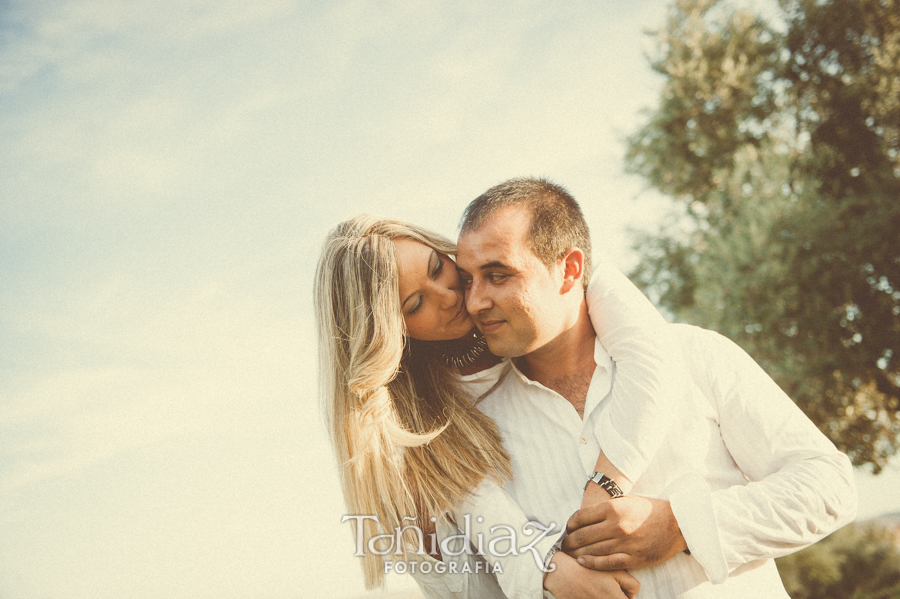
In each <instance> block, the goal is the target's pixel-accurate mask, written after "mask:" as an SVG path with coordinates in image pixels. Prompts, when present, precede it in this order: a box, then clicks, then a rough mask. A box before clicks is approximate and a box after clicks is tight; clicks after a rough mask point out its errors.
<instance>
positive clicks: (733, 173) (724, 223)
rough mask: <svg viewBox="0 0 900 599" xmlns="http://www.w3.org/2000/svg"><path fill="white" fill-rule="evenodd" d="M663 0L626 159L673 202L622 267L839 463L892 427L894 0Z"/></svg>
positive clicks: (899, 317)
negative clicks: (762, 385) (743, 362)
mask: <svg viewBox="0 0 900 599" xmlns="http://www.w3.org/2000/svg"><path fill="white" fill-rule="evenodd" d="M780 5H781V9H782V11H783V22H781V23H777V24H775V25H770V24H769V23H767V22H766V21H764V20H763V19H762V18H761V17H760V16H759V15H757V14H755V13H753V12H751V11H749V10H739V9H732V8H729V7H728V6H726V5H725V4H724V3H722V2H719V1H717V0H677V1H676V2H675V3H674V5H673V6H672V7H671V9H670V11H669V15H668V22H667V26H666V28H665V29H663V30H661V31H660V32H658V33H657V34H656V36H657V40H658V43H659V47H658V53H657V56H656V57H655V58H654V59H653V60H652V63H651V64H652V67H653V68H654V69H655V70H656V71H657V72H659V73H661V74H662V75H663V76H664V77H665V83H664V87H663V91H662V96H661V98H660V104H659V106H658V107H657V108H656V109H655V110H654V111H653V112H652V113H651V114H650V115H649V119H648V121H647V123H646V124H645V125H644V126H643V127H642V128H641V129H640V130H639V131H638V132H637V133H636V134H635V135H634V136H633V137H631V138H630V139H629V141H628V152H627V156H626V160H627V164H628V168H629V170H630V171H631V172H634V173H638V174H640V175H642V176H643V177H644V178H645V179H646V180H647V182H648V184H649V185H650V186H651V187H652V188H655V189H657V190H658V191H660V192H662V193H663V194H666V195H669V196H671V197H672V198H673V199H674V201H675V205H676V206H680V207H681V209H680V210H679V211H678V212H679V213H680V215H679V217H678V218H677V219H676V220H674V221H673V222H670V223H668V224H667V225H665V226H664V227H663V228H661V230H660V231H658V232H656V233H653V234H644V235H642V236H640V237H639V238H638V239H637V242H636V245H635V248H636V249H637V251H638V253H639V255H640V256H641V258H642V260H641V264H640V266H639V267H638V268H637V269H636V270H635V272H633V273H632V275H633V277H634V278H635V279H636V280H637V282H638V283H639V284H641V285H642V286H643V287H645V288H646V289H647V290H648V291H649V292H650V293H651V295H654V296H655V297H657V298H658V299H659V301H660V303H661V304H662V305H663V306H664V307H666V308H667V309H669V310H670V311H671V312H672V313H674V314H675V315H676V316H677V317H678V318H679V319H682V320H684V321H686V322H691V323H693V324H698V325H700V326H705V327H708V328H712V329H715V330H718V331H720V332H721V333H723V334H725V335H727V336H729V337H730V338H732V339H733V340H735V341H736V342H737V343H738V344H740V345H741V346H742V347H744V348H745V349H746V350H747V351H748V352H749V353H750V354H751V355H753V356H754V358H756V359H757V361H759V362H760V363H761V364H762V365H763V367H764V368H765V369H766V370H767V371H768V372H769V373H770V374H772V376H773V378H775V380H776V381H777V382H778V383H779V384H780V385H781V386H782V387H783V388H784V389H785V390H786V391H787V393H788V394H789V395H790V396H791V397H792V398H794V400H795V401H796V402H797V403H798V405H799V406H800V407H801V408H802V409H803V410H804V411H805V412H806V413H807V414H808V415H809V416H810V418H812V420H813V421H814V422H816V424H817V425H818V426H819V427H820V428H821V429H822V430H823V432H825V434H826V435H828V436H829V438H831V439H832V440H833V441H834V442H835V444H836V445H837V446H838V447H839V448H841V449H842V450H843V451H845V452H847V453H848V454H849V455H850V456H851V458H852V459H853V461H854V463H856V464H870V465H872V467H873V469H874V470H875V471H876V472H877V471H879V470H880V469H881V468H882V467H883V466H884V464H885V463H886V461H887V459H888V457H889V456H890V455H892V454H893V453H895V452H896V450H897V447H898V440H897V439H898V433H900V418H898V408H900V0H781V2H780Z"/></svg>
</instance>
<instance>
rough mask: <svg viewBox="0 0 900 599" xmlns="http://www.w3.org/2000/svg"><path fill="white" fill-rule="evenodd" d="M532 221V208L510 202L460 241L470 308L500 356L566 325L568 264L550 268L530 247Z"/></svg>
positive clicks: (535, 345) (540, 342)
mask: <svg viewBox="0 0 900 599" xmlns="http://www.w3.org/2000/svg"><path fill="white" fill-rule="evenodd" d="M530 226H531V214H530V213H529V211H528V210H527V209H525V208H522V207H518V206H511V207H508V208H503V209H500V210H498V211H497V212H495V213H494V214H493V215H491V217H490V218H489V219H488V220H487V222H486V223H485V224H484V225H483V226H482V227H481V228H480V229H477V230H475V231H468V232H466V233H465V234H463V235H462V236H461V237H460V238H459V243H458V244H457V246H458V247H457V252H458V254H457V266H458V267H459V268H460V271H461V274H462V277H463V280H464V281H465V283H466V287H467V289H466V308H467V309H468V311H469V314H470V315H471V316H472V319H473V320H474V321H475V325H476V326H477V327H478V328H479V330H481V332H482V333H483V334H484V337H485V339H487V343H488V348H490V350H491V352H492V353H494V354H495V355H498V356H504V357H512V358H514V357H518V356H523V355H525V354H528V353H531V352H532V351H534V350H536V349H539V348H541V347H543V346H544V345H545V344H546V343H548V342H549V341H551V340H552V339H554V338H555V337H556V336H557V335H559V334H560V333H561V332H562V330H563V321H564V315H563V313H564V306H563V302H562V301H561V297H560V290H561V287H562V285H563V268H562V266H557V267H555V268H554V269H553V272H549V271H548V270H547V267H546V266H544V264H543V263H542V262H541V261H540V260H539V259H538V257H537V256H535V255H534V253H533V252H532V251H531V250H530V249H529V248H528V247H527V245H526V241H525V240H526V235H527V233H528V229H529V228H530Z"/></svg>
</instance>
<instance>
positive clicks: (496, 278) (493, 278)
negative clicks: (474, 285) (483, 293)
mask: <svg viewBox="0 0 900 599" xmlns="http://www.w3.org/2000/svg"><path fill="white" fill-rule="evenodd" d="M486 278H487V280H488V281H490V282H491V283H494V284H497V283H501V282H503V279H505V278H506V275H502V274H499V273H491V274H489V275H488V276H487V277H486Z"/></svg>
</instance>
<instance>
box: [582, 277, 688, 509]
mask: <svg viewBox="0 0 900 599" xmlns="http://www.w3.org/2000/svg"><path fill="white" fill-rule="evenodd" d="M586 301H587V306H588V312H589V314H590V317H591V323H592V324H593V325H594V331H595V332H596V333H597V338H598V339H599V340H600V343H601V344H603V347H604V348H605V349H606V351H607V352H608V353H609V355H610V357H611V358H612V359H613V361H614V362H615V364H616V372H615V378H614V383H613V386H612V390H611V392H610V397H609V400H608V401H609V405H608V406H607V408H606V409H605V410H604V412H603V414H602V415H601V417H600V419H599V420H598V422H597V431H596V433H597V438H598V439H600V442H601V443H602V451H601V453H600V455H599V457H598V459H597V464H596V466H595V471H597V472H602V473H603V474H605V475H606V476H608V477H609V478H611V479H613V481H615V482H616V483H617V484H618V486H619V487H620V489H621V490H622V492H623V493H626V494H627V493H628V492H629V491H630V490H631V488H632V486H633V485H634V483H635V481H637V479H638V477H640V475H641V474H643V472H644V470H645V469H646V467H647V464H648V463H649V461H650V458H652V457H653V455H654V454H655V453H656V451H657V449H659V446H660V443H661V442H662V440H663V439H664V438H665V436H666V434H667V433H668V430H669V427H670V426H671V422H672V419H671V417H670V414H671V410H672V406H673V404H672V401H671V400H670V398H671V395H670V391H669V388H668V387H670V386H671V385H674V381H675V380H676V379H677V377H674V376H672V370H671V369H672V368H674V360H671V359H669V358H668V357H667V354H668V350H667V347H668V346H669V342H668V340H667V339H668V335H669V332H668V327H667V324H666V321H665V319H664V318H663V317H662V315H661V314H660V313H659V311H657V309H656V308H655V307H653V304H651V303H650V301H649V300H648V299H647V298H646V297H645V296H644V294H643V293H641V291H640V290H639V289H638V288H637V287H636V286H635V285H634V284H633V283H632V282H631V281H630V280H628V278H627V277H626V276H625V275H623V274H622V273H621V272H619V270H618V269H616V268H615V267H614V266H612V265H610V264H608V263H601V264H598V265H597V266H596V267H595V268H594V272H593V275H592V276H591V282H590V284H589V286H588V289H587V297H586ZM609 498H610V495H609V493H607V491H605V490H604V489H603V488H601V487H600V486H599V485H597V484H594V483H591V484H589V485H587V489H586V491H585V495H584V498H583V501H582V506H586V505H590V504H592V503H596V502H597V501H605V500H608V499H609Z"/></svg>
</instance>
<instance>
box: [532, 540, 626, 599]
mask: <svg viewBox="0 0 900 599" xmlns="http://www.w3.org/2000/svg"><path fill="white" fill-rule="evenodd" d="M550 563H551V564H552V565H555V566H556V569H555V570H553V572H550V573H549V574H547V575H546V576H545V577H544V588H545V589H547V590H548V591H550V592H551V593H553V596H554V597H556V599H626V598H627V599H633V597H634V596H635V594H636V593H637V592H638V590H639V589H640V588H641V585H640V583H639V582H638V581H637V580H635V578H634V577H633V576H632V575H631V574H629V573H628V572H625V571H624V570H618V571H615V572H595V571H593V570H588V569H587V568H582V567H581V566H579V565H578V564H577V563H575V560H574V559H572V558H571V557H569V556H568V555H566V554H565V553H562V552H561V551H558V552H557V553H556V555H554V556H553V559H552V560H551V561H550Z"/></svg>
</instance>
